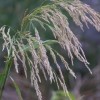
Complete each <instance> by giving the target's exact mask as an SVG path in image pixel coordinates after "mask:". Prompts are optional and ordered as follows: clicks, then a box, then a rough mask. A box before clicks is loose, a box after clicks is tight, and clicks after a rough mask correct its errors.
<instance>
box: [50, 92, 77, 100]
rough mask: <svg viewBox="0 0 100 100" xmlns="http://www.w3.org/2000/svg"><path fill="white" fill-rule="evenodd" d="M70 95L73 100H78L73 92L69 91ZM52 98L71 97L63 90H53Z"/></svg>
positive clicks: (62, 98) (52, 99)
mask: <svg viewBox="0 0 100 100" xmlns="http://www.w3.org/2000/svg"><path fill="white" fill-rule="evenodd" d="M69 96H70V98H71V99H72V100H76V99H75V96H74V95H73V94H72V93H71V92H69ZM51 100H69V98H68V96H67V94H65V93H64V92H63V91H57V92H53V96H52V98H51Z"/></svg>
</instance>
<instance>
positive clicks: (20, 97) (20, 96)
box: [10, 77, 23, 100]
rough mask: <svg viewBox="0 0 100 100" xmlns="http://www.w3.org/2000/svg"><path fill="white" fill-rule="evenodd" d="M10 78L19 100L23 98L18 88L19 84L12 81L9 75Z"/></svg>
mask: <svg viewBox="0 0 100 100" xmlns="http://www.w3.org/2000/svg"><path fill="white" fill-rule="evenodd" d="M10 79H11V80H12V82H13V84H14V87H15V89H16V92H17V94H18V97H19V100H23V98H22V95H21V92H20V89H19V86H18V85H17V83H16V82H15V81H14V79H13V78H12V77H10Z"/></svg>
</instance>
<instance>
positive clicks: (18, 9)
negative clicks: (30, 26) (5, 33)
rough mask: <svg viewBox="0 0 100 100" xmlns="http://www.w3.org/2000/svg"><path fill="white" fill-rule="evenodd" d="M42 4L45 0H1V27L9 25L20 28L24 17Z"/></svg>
mask: <svg viewBox="0 0 100 100" xmlns="http://www.w3.org/2000/svg"><path fill="white" fill-rule="evenodd" d="M46 1H50V0H46ZM42 4H45V0H0V27H1V26H3V25H8V26H10V27H12V28H14V29H18V28H19V27H20V23H21V21H22V19H23V17H24V16H25V15H26V14H28V13H30V12H31V11H32V10H33V9H34V8H36V7H39V6H41V5H42Z"/></svg>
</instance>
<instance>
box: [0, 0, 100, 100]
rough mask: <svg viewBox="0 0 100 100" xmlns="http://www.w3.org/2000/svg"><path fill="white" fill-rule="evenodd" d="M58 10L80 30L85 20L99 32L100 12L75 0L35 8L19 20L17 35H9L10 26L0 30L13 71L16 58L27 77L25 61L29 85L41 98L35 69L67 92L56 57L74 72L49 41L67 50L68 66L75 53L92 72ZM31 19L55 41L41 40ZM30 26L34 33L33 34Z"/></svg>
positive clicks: (71, 72)
mask: <svg viewBox="0 0 100 100" xmlns="http://www.w3.org/2000/svg"><path fill="white" fill-rule="evenodd" d="M62 10H64V11H65V12H66V13H68V14H69V16H70V17H71V18H72V19H73V22H74V23H75V24H76V25H78V26H79V27H80V28H81V29H82V30H84V29H83V23H85V25H86V26H87V27H89V26H88V24H89V23H90V24H91V25H93V26H94V27H95V28H96V29H97V30H98V31H100V15H99V14H98V13H97V12H95V11H94V10H93V9H92V8H90V6H88V5H86V4H83V3H82V2H80V1H79V0H72V1H70V0H68V1H67V0H59V1H58V0H52V3H50V4H48V5H44V6H41V7H39V8H37V9H35V10H34V11H33V12H32V13H31V14H29V15H27V16H26V17H25V18H24V19H23V21H22V25H21V31H19V32H17V33H16V34H17V37H16V35H14V36H13V37H11V36H10V29H8V31H7V33H6V32H5V27H2V28H1V29H0V33H2V37H3V40H4V44H3V50H4V49H5V48H6V49H7V54H8V55H7V56H8V57H10V56H11V57H13V60H14V64H15V69H16V72H18V69H19V66H18V60H20V61H21V62H22V64H23V68H24V72H25V76H26V77H27V67H28V66H27V65H26V63H28V65H29V68H30V72H31V73H30V76H31V77H30V79H31V84H32V85H33V86H34V88H35V90H36V93H37V95H38V98H39V100H42V95H41V92H40V90H39V85H38V83H39V82H41V77H40V75H39V69H40V70H42V73H43V75H44V77H45V79H46V80H47V77H49V80H50V82H51V83H52V81H54V82H56V83H57V86H58V88H59V85H61V87H62V88H63V89H64V91H65V92H67V93H68V91H67V87H66V84H65V80H64V76H63V73H62V70H61V67H60V65H59V64H58V62H57V59H56V56H58V57H59V58H60V59H61V61H62V63H63V64H64V66H65V68H66V69H67V70H68V71H69V72H70V74H72V75H73V76H74V77H75V78H76V76H75V73H74V72H73V71H72V70H71V69H70V67H69V65H68V63H67V61H66V60H65V59H64V57H63V56H62V55H60V54H59V53H58V52H57V51H55V50H54V49H53V48H52V47H51V45H50V44H52V43H58V44H60V46H61V47H62V48H63V49H64V50H67V52H68V56H69V58H70V59H71V62H72V65H73V59H74V56H76V57H77V59H78V60H80V61H81V62H83V63H84V64H85V65H86V67H87V68H88V70H89V71H90V73H92V72H91V70H90V69H89V67H88V64H89V63H88V61H87V59H86V57H85V55H84V52H83V50H82V46H81V44H80V42H79V40H78V39H77V37H76V36H75V35H74V32H73V31H72V30H71V29H70V27H69V21H68V16H67V15H65V14H64V13H63V12H62ZM34 22H37V23H39V24H40V26H41V28H43V29H44V30H46V26H47V27H48V28H49V29H50V30H51V31H52V33H53V35H54V38H55V40H46V41H42V40H41V38H40V35H39V31H38V29H37V27H36V26H35V24H34ZM31 28H32V29H33V30H34V32H35V34H34V35H33V32H32V31H31ZM10 50H11V51H12V52H11V53H10V52H9V51H10ZM47 50H49V52H50V54H51V56H52V59H53V60H54V63H55V65H56V67H57V69H58V71H59V73H60V77H58V76H57V74H56V73H55V71H54V69H53V68H52V67H51V65H50V62H49V58H48V56H47V54H46V53H47ZM29 54H31V56H29ZM69 98H70V97H69Z"/></svg>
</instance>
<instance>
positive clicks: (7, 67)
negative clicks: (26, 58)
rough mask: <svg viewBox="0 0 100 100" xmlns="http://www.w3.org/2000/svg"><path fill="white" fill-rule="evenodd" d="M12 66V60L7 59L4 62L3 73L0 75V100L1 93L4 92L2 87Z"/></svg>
mask: <svg viewBox="0 0 100 100" xmlns="http://www.w3.org/2000/svg"><path fill="white" fill-rule="evenodd" d="M11 65H12V58H9V59H8V60H7V62H6V65H5V69H4V71H3V72H2V73H1V74H0V100H1V99H2V93H3V90H4V86H5V83H6V80H7V77H8V75H9V71H10V69H11Z"/></svg>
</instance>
